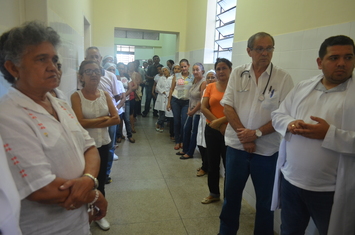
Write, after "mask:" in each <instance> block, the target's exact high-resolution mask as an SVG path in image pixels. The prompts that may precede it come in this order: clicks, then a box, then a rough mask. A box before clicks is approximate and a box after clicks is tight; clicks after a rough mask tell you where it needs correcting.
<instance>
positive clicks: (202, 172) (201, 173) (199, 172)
mask: <svg viewBox="0 0 355 235" xmlns="http://www.w3.org/2000/svg"><path fill="white" fill-rule="evenodd" d="M206 174H207V172H206V171H204V170H202V169H200V170H199V171H198V172H197V173H196V176H197V177H201V176H204V175H206Z"/></svg>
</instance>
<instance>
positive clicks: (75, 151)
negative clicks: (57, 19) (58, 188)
mask: <svg viewBox="0 0 355 235" xmlns="http://www.w3.org/2000/svg"><path fill="white" fill-rule="evenodd" d="M47 97H48V99H49V100H50V101H51V103H52V106H53V108H54V109H55V110H56V112H57V114H58V117H59V120H60V122H59V121H57V120H56V119H55V118H54V117H52V116H51V115H50V114H49V113H48V112H47V111H46V110H45V109H44V108H43V107H42V106H40V105H38V104H37V103H35V102H34V101H33V100H32V99H30V98H29V97H27V96H25V95H24V94H22V93H21V92H20V91H18V90H16V89H14V88H9V92H8V93H7V94H6V95H4V96H3V97H2V98H1V99H0V110H1V112H0V134H1V135H2V137H3V142H4V146H5V152H6V157H7V159H8V162H9V168H10V171H11V173H12V176H13V178H14V181H15V183H16V186H17V189H18V191H19V194H20V198H21V199H22V201H21V213H20V226H21V229H22V231H23V234H63V235H64V234H73V235H74V234H88V233H89V225H88V215H87V208H86V206H85V205H84V206H82V207H81V208H78V209H76V210H70V211H67V210H66V209H64V208H62V207H60V206H59V205H48V204H41V203H38V202H33V201H29V200H27V199H26V197H27V196H28V195H30V194H31V193H33V192H35V191H37V190H39V189H40V188H42V187H44V186H46V185H48V184H49V183H51V182H52V181H53V180H54V179H55V178H56V177H60V178H64V179H74V178H78V177H80V176H81V175H82V174H83V173H84V172H83V171H84V167H85V159H84V152H85V151H86V150H87V149H89V148H90V147H91V146H94V145H95V143H94V140H93V139H92V138H91V137H90V136H89V134H88V132H87V131H86V130H84V129H83V128H82V127H81V125H80V124H79V122H78V120H77V118H76V116H75V113H74V111H73V110H72V109H71V107H70V106H69V105H68V104H67V103H66V102H65V101H62V100H59V99H56V98H54V97H52V96H51V95H50V94H49V93H47Z"/></svg>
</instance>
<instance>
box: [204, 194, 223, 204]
mask: <svg viewBox="0 0 355 235" xmlns="http://www.w3.org/2000/svg"><path fill="white" fill-rule="evenodd" d="M219 200H221V199H220V198H219V197H212V196H208V197H205V198H204V199H202V201H201V203H202V204H210V203H212V202H217V201H219Z"/></svg>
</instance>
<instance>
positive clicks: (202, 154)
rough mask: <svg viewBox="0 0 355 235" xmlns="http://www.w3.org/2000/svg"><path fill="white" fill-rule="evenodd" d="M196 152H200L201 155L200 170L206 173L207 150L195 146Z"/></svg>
mask: <svg viewBox="0 0 355 235" xmlns="http://www.w3.org/2000/svg"><path fill="white" fill-rule="evenodd" d="M197 147H198V150H199V151H200V154H201V159H202V166H201V169H202V170H203V171H204V172H208V159H207V148H205V147H203V146H201V145H197Z"/></svg>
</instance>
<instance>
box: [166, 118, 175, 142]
mask: <svg viewBox="0 0 355 235" xmlns="http://www.w3.org/2000/svg"><path fill="white" fill-rule="evenodd" d="M167 119H168V122H169V134H170V137H174V118H173V117H168V118H167Z"/></svg>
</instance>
